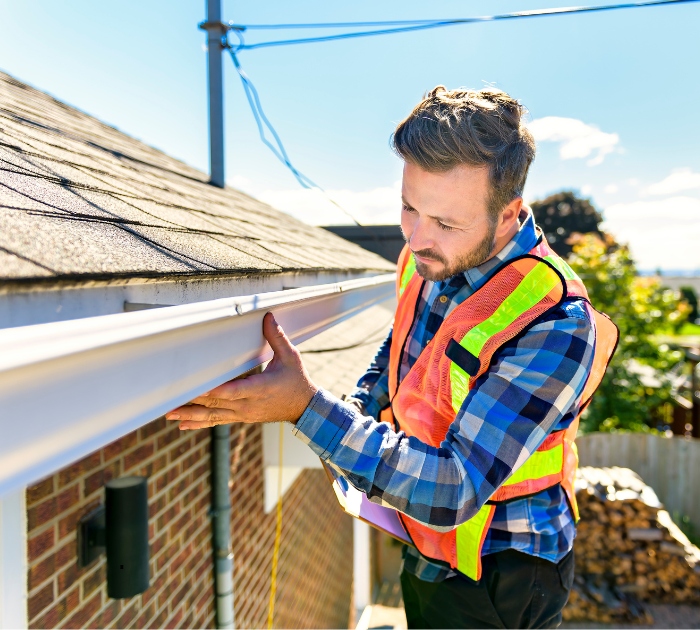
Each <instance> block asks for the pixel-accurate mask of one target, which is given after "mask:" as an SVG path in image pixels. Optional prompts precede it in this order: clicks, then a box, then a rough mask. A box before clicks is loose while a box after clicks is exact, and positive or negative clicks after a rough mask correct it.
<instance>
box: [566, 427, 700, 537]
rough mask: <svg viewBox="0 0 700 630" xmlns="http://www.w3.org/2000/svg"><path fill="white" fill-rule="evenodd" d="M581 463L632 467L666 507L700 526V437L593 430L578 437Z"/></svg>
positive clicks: (583, 464) (585, 464)
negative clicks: (598, 431)
mask: <svg viewBox="0 0 700 630" xmlns="http://www.w3.org/2000/svg"><path fill="white" fill-rule="evenodd" d="M576 444H577V445H578V450H579V457H580V465H581V466H620V467H622V468H631V469H632V470H634V471H635V472H636V473H637V474H638V475H639V476H640V477H641V478H642V479H643V480H644V481H645V482H646V483H647V484H648V485H650V486H651V487H652V488H653V489H654V491H655V492H656V494H657V495H658V497H659V499H660V500H661V502H662V503H663V504H664V506H665V507H666V509H667V510H668V511H669V512H670V513H671V514H673V513H674V512H678V513H679V514H680V515H681V516H688V517H689V518H690V521H691V523H693V525H694V526H695V528H696V529H697V528H700V440H698V439H692V438H682V437H672V438H666V437H660V436H658V435H646V434H644V433H591V434H588V435H584V436H581V437H579V438H577V439H576Z"/></svg>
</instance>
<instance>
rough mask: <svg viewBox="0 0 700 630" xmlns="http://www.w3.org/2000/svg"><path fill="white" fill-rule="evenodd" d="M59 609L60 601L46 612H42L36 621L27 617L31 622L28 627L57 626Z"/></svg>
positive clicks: (59, 615) (60, 607) (59, 619)
mask: <svg viewBox="0 0 700 630" xmlns="http://www.w3.org/2000/svg"><path fill="white" fill-rule="evenodd" d="M61 610H62V606H61V603H60V602H59V603H58V604H56V605H55V606H54V607H53V608H50V609H49V610H48V612H46V613H44V614H43V615H42V616H41V617H39V619H37V620H36V621H33V620H32V619H29V621H30V622H31V623H30V625H29V627H30V628H57V627H58V624H59V622H60V621H61V619H62V617H61Z"/></svg>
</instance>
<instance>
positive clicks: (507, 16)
mask: <svg viewBox="0 0 700 630" xmlns="http://www.w3.org/2000/svg"><path fill="white" fill-rule="evenodd" d="M699 1H700V0H645V1H642V2H624V3H618V4H604V5H594V6H588V7H585V6H583V7H559V8H553V9H535V10H532V11H516V12H514V13H503V14H500V15H488V16H478V17H468V18H456V19H445V20H407V21H388V22H327V23H317V24H250V25H246V24H233V23H232V24H230V25H229V29H230V30H232V31H234V32H236V33H241V32H243V31H246V30H253V29H257V30H262V29H310V28H363V27H366V26H370V25H371V26H390V27H392V28H378V29H376V30H371V31H359V32H351V33H335V34H332V35H322V36H318V37H301V38H297V39H276V40H270V41H266V42H258V43H254V44H245V43H241V44H240V45H238V46H236V47H235V50H236V51H240V50H255V49H257V48H270V47H273V46H291V45H295V44H311V43H318V42H328V41H334V40H341V39H355V38H358V37H372V36H375V35H393V34H396V33H408V32H412V31H422V30H428V29H433V28H443V27H446V26H457V25H460V24H474V23H478V22H496V21H501V20H518V19H526V18H537V17H550V16H555V15H570V14H575V13H596V12H601V11H614V10H619V9H639V8H643V7H653V6H660V5H669V4H689V3H693V2H699Z"/></svg>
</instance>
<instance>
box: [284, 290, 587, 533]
mask: <svg viewBox="0 0 700 630" xmlns="http://www.w3.org/2000/svg"><path fill="white" fill-rule="evenodd" d="M593 346H594V332H593V329H592V326H591V324H590V321H589V319H588V316H587V314H586V312H585V309H584V306H583V304H582V303H581V302H580V301H578V302H571V303H568V304H566V305H564V306H562V307H559V308H557V309H554V310H553V311H552V312H550V313H549V314H548V315H547V316H546V317H545V318H544V319H543V320H541V321H540V322H539V323H537V324H536V325H535V326H533V327H532V328H530V329H529V330H528V331H527V333H526V334H524V335H522V336H520V337H517V338H515V339H514V340H512V341H510V342H508V343H507V344H505V345H504V346H502V347H501V348H500V349H499V351H498V353H497V354H496V355H495V356H494V360H493V362H492V365H491V367H490V369H489V370H488V371H487V372H486V373H485V374H484V375H483V376H482V377H481V378H479V379H478V380H477V382H476V383H475V386H474V388H472V390H471V391H470V392H469V395H468V396H467V398H466V400H465V401H464V404H463V405H462V408H461V409H460V411H459V413H458V414H457V416H456V418H455V420H454V422H453V423H452V425H451V426H450V429H449V431H448V433H447V435H446V438H445V440H444V441H443V442H442V443H441V444H440V446H439V447H433V446H429V445H427V444H425V443H423V442H421V441H419V440H418V439H416V438H415V437H407V436H406V435H405V433H403V432H398V433H397V432H395V431H394V430H392V429H391V428H390V427H389V426H388V425H387V424H384V423H378V422H376V421H375V420H374V419H373V418H371V417H368V416H362V414H361V413H360V412H359V411H358V410H357V409H356V408H355V407H353V406H351V405H347V404H344V403H343V402H341V401H340V400H338V399H336V398H335V397H333V396H332V395H331V394H329V393H328V392H326V391H323V390H320V391H319V392H318V393H317V394H316V395H315V396H314V398H313V400H312V401H311V403H310V404H309V406H308V407H307V409H306V411H305V412H304V414H303V415H302V416H301V418H300V419H299V420H298V422H297V424H296V427H295V430H294V432H295V434H296V435H297V437H299V438H300V439H301V440H302V441H304V442H306V443H307V444H308V445H309V446H310V447H311V448H312V449H313V450H314V452H315V453H316V454H317V455H318V456H319V457H321V459H323V460H325V461H326V462H327V463H328V464H329V465H330V466H331V467H332V468H334V469H335V470H336V471H337V472H339V473H340V474H342V475H343V476H344V477H345V478H346V479H347V480H348V481H349V482H350V483H351V484H352V485H353V486H355V487H356V488H357V489H359V490H361V491H363V492H365V493H366V494H367V496H368V497H369V498H370V500H372V501H374V502H375V503H380V504H382V505H387V506H391V507H394V508H396V509H398V510H399V511H401V512H403V513H405V514H407V515H408V516H410V517H412V518H414V519H416V520H418V521H420V522H422V523H425V524H426V525H430V526H431V527H433V528H434V529H436V530H438V531H448V530H450V529H453V528H454V527H456V526H457V525H459V524H460V523H463V522H465V521H466V520H468V519H470V518H471V517H472V516H474V515H475V514H476V512H477V511H478V510H479V509H480V508H481V506H482V505H483V504H484V503H485V502H486V501H487V500H488V499H489V497H491V495H492V494H493V493H494V492H495V491H496V490H497V489H498V487H500V486H501V485H502V484H503V482H504V481H505V480H506V479H507V478H508V477H509V476H510V475H511V474H512V472H513V471H514V470H516V469H517V468H518V467H520V466H521V465H522V464H523V463H524V462H525V461H526V460H527V458H528V457H529V456H530V455H531V454H532V453H533V452H534V451H535V450H536V449H537V448H538V447H539V446H540V445H541V444H542V442H543V441H544V440H545V438H546V437H547V435H549V433H550V432H551V431H552V430H554V429H555V428H557V429H559V428H564V427H565V426H567V425H568V424H569V423H570V422H571V421H572V420H573V419H574V418H575V416H576V415H577V413H578V409H579V405H580V398H581V393H582V392H583V387H584V385H585V382H586V379H587V377H588V373H589V371H590V365H591V362H592V358H593Z"/></svg>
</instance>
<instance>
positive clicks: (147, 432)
mask: <svg viewBox="0 0 700 630" xmlns="http://www.w3.org/2000/svg"><path fill="white" fill-rule="evenodd" d="M166 425H167V422H166V420H165V418H158V420H154V421H153V422H149V423H148V424H147V425H146V426H143V427H141V428H140V429H139V438H140V439H141V440H145V439H146V438H148V437H151V436H152V435H153V434H155V433H158V432H159V431H162V430H163V429H165V428H166Z"/></svg>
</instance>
